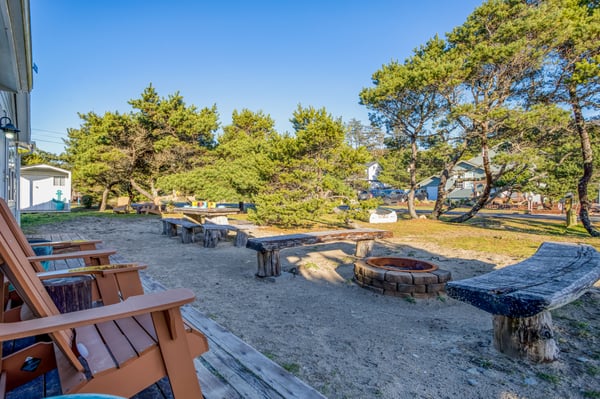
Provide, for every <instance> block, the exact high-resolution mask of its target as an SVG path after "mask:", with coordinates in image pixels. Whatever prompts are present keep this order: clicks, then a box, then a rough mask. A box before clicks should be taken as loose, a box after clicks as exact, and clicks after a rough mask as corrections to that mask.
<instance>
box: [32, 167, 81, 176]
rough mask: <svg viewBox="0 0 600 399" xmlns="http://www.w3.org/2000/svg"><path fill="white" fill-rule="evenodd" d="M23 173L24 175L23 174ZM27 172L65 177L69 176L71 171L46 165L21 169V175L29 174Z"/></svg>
mask: <svg viewBox="0 0 600 399" xmlns="http://www.w3.org/2000/svg"><path fill="white" fill-rule="evenodd" d="M24 172H25V173H24ZM27 172H32V173H35V172H38V173H39V172H56V173H61V174H65V175H69V176H70V175H71V171H69V170H66V169H61V168H57V167H56V166H51V165H46V164H38V165H30V166H22V167H21V175H23V174H31V173H27Z"/></svg>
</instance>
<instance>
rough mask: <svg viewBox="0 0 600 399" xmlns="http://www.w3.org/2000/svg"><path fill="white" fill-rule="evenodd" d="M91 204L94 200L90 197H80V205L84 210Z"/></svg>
mask: <svg viewBox="0 0 600 399" xmlns="http://www.w3.org/2000/svg"><path fill="white" fill-rule="evenodd" d="M93 204H94V198H92V196H91V195H84V196H82V197H81V205H82V206H83V207H84V208H86V209H90V208H91V207H92V205H93Z"/></svg>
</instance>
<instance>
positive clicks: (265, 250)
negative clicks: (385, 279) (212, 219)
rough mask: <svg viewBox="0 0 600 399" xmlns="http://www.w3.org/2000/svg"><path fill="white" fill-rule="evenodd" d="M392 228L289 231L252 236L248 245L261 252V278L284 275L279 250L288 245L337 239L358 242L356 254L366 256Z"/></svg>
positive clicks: (259, 270)
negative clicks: (376, 241)
mask: <svg viewBox="0 0 600 399" xmlns="http://www.w3.org/2000/svg"><path fill="white" fill-rule="evenodd" d="M391 236H392V232H391V231H386V230H377V229H367V228H365V229H351V230H331V231H317V232H310V233H302V234H288V235H281V236H271V237H261V238H249V239H248V242H247V244H246V248H250V249H253V250H255V251H257V261H258V271H257V273H256V275H257V276H258V277H268V276H279V275H281V263H280V261H279V251H280V250H282V249H284V248H291V247H298V246H303V245H316V244H324V243H328V242H335V241H356V252H355V255H356V256H357V257H359V258H365V257H367V256H369V255H370V254H371V251H372V250H373V245H374V243H375V239H377V238H389V237H391Z"/></svg>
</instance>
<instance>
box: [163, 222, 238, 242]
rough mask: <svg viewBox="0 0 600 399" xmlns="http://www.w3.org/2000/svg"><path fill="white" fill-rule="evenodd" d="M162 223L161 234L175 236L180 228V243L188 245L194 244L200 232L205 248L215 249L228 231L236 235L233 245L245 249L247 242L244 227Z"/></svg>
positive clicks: (214, 224)
mask: <svg viewBox="0 0 600 399" xmlns="http://www.w3.org/2000/svg"><path fill="white" fill-rule="evenodd" d="M161 222H162V233H163V234H164V235H166V236H168V237H176V236H177V228H178V227H179V228H181V242H182V243H184V244H188V243H190V242H196V233H197V232H199V231H202V233H203V237H204V241H203V242H204V244H203V245H204V247H205V248H215V247H216V246H217V243H218V242H219V240H221V239H222V238H223V237H224V236H226V235H227V233H228V232H229V231H234V232H235V233H236V236H235V241H234V245H235V246H236V247H245V246H246V242H247V240H248V230H249V228H245V227H244V226H233V225H229V224H216V223H209V222H208V223H204V224H198V223H194V222H192V221H190V220H188V219H178V218H164V219H161Z"/></svg>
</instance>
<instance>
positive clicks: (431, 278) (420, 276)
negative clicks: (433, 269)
mask: <svg viewBox="0 0 600 399" xmlns="http://www.w3.org/2000/svg"><path fill="white" fill-rule="evenodd" d="M438 282H439V280H438V276H436V275H435V274H432V273H429V272H427V273H413V283H414V284H415V285H425V284H435V283H438Z"/></svg>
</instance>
